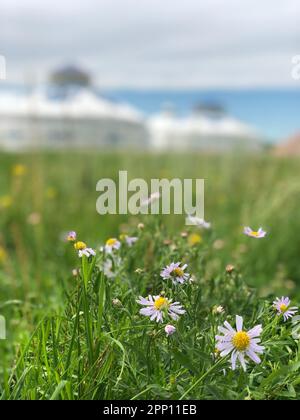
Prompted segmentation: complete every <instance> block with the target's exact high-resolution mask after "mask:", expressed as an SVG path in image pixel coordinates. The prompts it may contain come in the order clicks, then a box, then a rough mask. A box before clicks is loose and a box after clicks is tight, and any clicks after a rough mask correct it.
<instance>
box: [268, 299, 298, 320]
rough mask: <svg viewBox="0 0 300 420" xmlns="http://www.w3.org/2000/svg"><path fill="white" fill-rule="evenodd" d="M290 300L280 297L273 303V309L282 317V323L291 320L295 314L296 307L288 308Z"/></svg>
mask: <svg viewBox="0 0 300 420" xmlns="http://www.w3.org/2000/svg"><path fill="white" fill-rule="evenodd" d="M290 304H291V300H290V299H289V298H288V297H284V296H282V297H281V298H280V299H279V298H276V300H274V302H273V307H274V308H275V309H276V310H277V315H283V320H284V322H285V321H287V320H288V319H289V318H292V317H293V316H294V315H295V314H296V313H297V312H298V308H297V307H296V306H292V307H290Z"/></svg>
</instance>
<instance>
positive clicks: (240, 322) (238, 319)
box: [235, 315, 243, 331]
mask: <svg viewBox="0 0 300 420" xmlns="http://www.w3.org/2000/svg"><path fill="white" fill-rule="evenodd" d="M235 319H236V329H237V331H242V329H243V318H242V317H241V316H239V315H237V316H236V317H235Z"/></svg>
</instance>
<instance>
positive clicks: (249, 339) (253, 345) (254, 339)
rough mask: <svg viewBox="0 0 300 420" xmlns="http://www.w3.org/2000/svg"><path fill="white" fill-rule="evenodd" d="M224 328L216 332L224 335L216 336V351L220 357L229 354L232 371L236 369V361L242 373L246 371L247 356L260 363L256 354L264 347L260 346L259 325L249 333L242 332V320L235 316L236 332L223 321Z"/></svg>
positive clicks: (260, 328) (219, 328)
mask: <svg viewBox="0 0 300 420" xmlns="http://www.w3.org/2000/svg"><path fill="white" fill-rule="evenodd" d="M224 326H225V327H218V330H219V331H220V332H221V333H223V334H224V335H217V336H216V340H217V346H216V348H217V350H218V351H220V352H221V353H220V356H221V357H225V356H227V355H228V354H230V353H231V365H232V370H235V368H236V362H237V359H238V361H239V362H240V364H241V366H242V368H243V369H244V371H246V360H245V356H248V357H249V358H250V359H251V360H253V362H254V363H257V364H259V363H260V362H261V360H260V358H259V356H258V355H257V354H262V353H263V351H264V347H263V346H260V345H259V343H260V338H259V336H260V334H261V333H262V327H261V325H256V326H255V327H254V328H252V329H251V330H250V331H248V332H246V331H243V318H242V317H241V316H239V315H236V330H235V329H233V328H232V326H231V325H230V324H229V323H228V322H227V321H225V322H224Z"/></svg>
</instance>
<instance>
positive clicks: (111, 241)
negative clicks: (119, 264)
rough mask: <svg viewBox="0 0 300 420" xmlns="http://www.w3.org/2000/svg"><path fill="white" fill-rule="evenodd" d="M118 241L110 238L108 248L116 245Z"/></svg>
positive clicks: (107, 242) (107, 243)
mask: <svg viewBox="0 0 300 420" xmlns="http://www.w3.org/2000/svg"><path fill="white" fill-rule="evenodd" d="M116 242H117V240H116V238H110V239H108V240H107V241H106V245H107V246H114V245H115V244H116Z"/></svg>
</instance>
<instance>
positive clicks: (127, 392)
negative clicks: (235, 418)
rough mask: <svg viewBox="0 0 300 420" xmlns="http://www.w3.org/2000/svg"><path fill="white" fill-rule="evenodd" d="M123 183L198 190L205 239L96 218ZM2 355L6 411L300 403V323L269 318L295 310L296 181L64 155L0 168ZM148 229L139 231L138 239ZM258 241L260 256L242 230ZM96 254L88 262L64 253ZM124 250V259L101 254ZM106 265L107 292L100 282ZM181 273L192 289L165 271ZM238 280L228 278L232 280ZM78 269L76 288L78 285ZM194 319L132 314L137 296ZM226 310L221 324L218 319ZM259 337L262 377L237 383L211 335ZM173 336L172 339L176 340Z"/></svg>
mask: <svg viewBox="0 0 300 420" xmlns="http://www.w3.org/2000/svg"><path fill="white" fill-rule="evenodd" d="M119 170H127V171H128V175H129V178H136V177H141V178H144V179H146V180H150V179H151V178H169V179H171V178H175V177H176V178H204V179H205V218H206V220H208V221H210V222H211V223H212V228H211V229H209V230H201V229H198V228H196V227H189V228H187V227H186V226H184V217H183V216H172V215H171V216H164V217H163V216H112V215H110V216H100V215H98V214H97V212H96V208H95V206H96V200H97V197H98V194H99V193H97V192H96V183H97V181H98V180H99V179H100V178H104V177H109V178H113V179H115V180H117V177H118V171H119ZM0 174H1V176H0V315H2V316H4V317H5V319H6V323H7V325H6V327H7V339H6V340H1V341H0V360H1V361H0V396H1V398H2V399H51V398H52V399H91V398H92V399H131V398H134V399H179V398H182V399H188V398H197V399H198V398H201V399H202V398H203V399H214V398H217V399H228V398H229V399H245V398H246V399H248V398H249V399H250V398H251V399H280V398H290V399H298V398H299V396H300V380H299V369H300V358H299V339H298V338H297V325H296V322H295V321H294V322H292V321H291V320H289V321H287V322H283V319H282V316H277V314H276V312H275V311H274V309H273V308H272V302H273V300H274V298H275V297H276V296H282V295H284V296H290V297H291V298H292V300H293V304H295V306H297V303H299V296H300V293H299V292H300V265H299V252H300V236H299V234H298V232H300V218H299V208H300V165H299V160H297V159H289V160H284V159H277V158H274V157H271V156H268V155H262V156H255V157H254V156H253V157H251V156H250V157H249V156H230V155H228V156H201V155H195V154H193V155H188V154H183V155H181V154H166V155H154V154H153V155H143V154H137V153H121V152H120V153H104V154H101V153H100V152H97V153H94V152H89V151H86V152H82V153H80V154H79V153H72V152H70V153H69V152H68V153H67V152H61V153H58V152H57V153H44V154H39V153H36V154H25V155H13V154H9V155H8V154H2V155H0ZM139 223H143V224H144V228H143V229H139V228H138V227H137V226H138V224H139ZM248 225H249V226H251V227H253V228H255V229H256V228H258V227H259V226H262V227H263V228H264V229H265V230H266V231H267V232H268V235H267V237H266V238H264V239H262V240H256V239H254V238H249V237H247V236H245V235H243V233H242V232H243V227H244V226H248ZM70 230H75V231H76V232H77V234H78V238H79V239H80V240H82V241H85V242H87V244H88V246H90V247H92V248H94V249H95V250H97V255H96V257H91V258H89V259H88V258H86V257H83V258H81V259H80V258H79V257H78V255H77V252H76V251H75V249H74V247H73V245H72V244H70V243H67V242H66V241H65V240H64V238H65V236H66V232H68V231H70ZM122 234H123V235H124V234H128V235H130V236H134V237H137V238H138V240H137V242H136V243H134V245H133V246H132V247H129V246H128V245H127V244H126V240H125V239H124V236H123V237H122V236H121V238H123V239H122V240H121V243H122V245H121V248H120V250H115V251H113V252H112V254H110V255H109V256H107V255H106V253H104V252H102V251H100V250H99V247H100V246H101V245H103V244H105V241H106V240H107V239H108V238H119V237H120V235H122ZM107 260H109V261H111V262H110V264H111V265H112V267H111V271H112V272H113V277H111V276H109V275H107V272H105V273H104V272H103V264H104V262H105V261H107ZM173 261H174V262H176V261H179V262H182V263H186V264H188V267H187V271H188V273H190V274H191V279H192V281H187V282H185V284H183V285H181V284H173V282H172V281H169V280H163V279H162V277H161V276H160V272H161V270H162V269H163V268H164V267H165V266H167V265H168V264H170V263H171V262H173ZM228 264H232V265H233V266H234V270H233V271H232V272H227V271H226V266H227V265H228ZM74 269H79V271H77V274H76V275H74V273H73V272H72V270H74ZM161 293H162V297H167V298H168V299H173V301H179V302H180V304H181V305H182V306H183V308H184V309H185V311H186V312H185V313H184V314H182V316H181V317H180V319H179V320H178V321H176V322H174V320H172V319H171V318H169V319H168V317H167V316H166V313H165V312H166V308H164V310H163V311H162V312H163V313H164V317H165V322H163V323H156V322H155V321H151V320H150V319H149V318H148V317H146V316H143V315H141V314H140V313H139V311H140V309H141V307H142V306H141V305H140V304H139V303H137V302H136V301H137V299H139V296H143V297H147V296H148V295H149V294H150V295H160V294H161ZM219 305H221V306H223V307H224V312H221V313H219V312H220V311H217V310H216V308H215V307H216V306H219ZM236 315H241V316H243V317H244V322H245V328H246V330H247V329H250V328H252V327H254V326H255V325H257V324H262V326H263V331H262V334H261V340H262V343H263V345H264V346H265V349H264V353H263V355H261V359H262V361H261V363H260V364H255V363H253V362H252V361H250V362H249V364H248V365H247V371H246V372H244V371H243V370H242V369H240V368H238V369H237V370H235V371H232V370H231V369H230V356H228V357H220V354H219V352H218V351H216V340H215V335H216V334H217V333H218V332H217V327H218V326H220V325H222V324H223V322H224V321H225V320H227V321H229V322H230V323H231V324H232V325H233V324H234V322H235V316H236ZM167 323H172V325H174V326H176V332H175V333H174V334H173V335H170V336H167V334H166V332H165V330H164V327H165V325H166V324H167Z"/></svg>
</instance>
